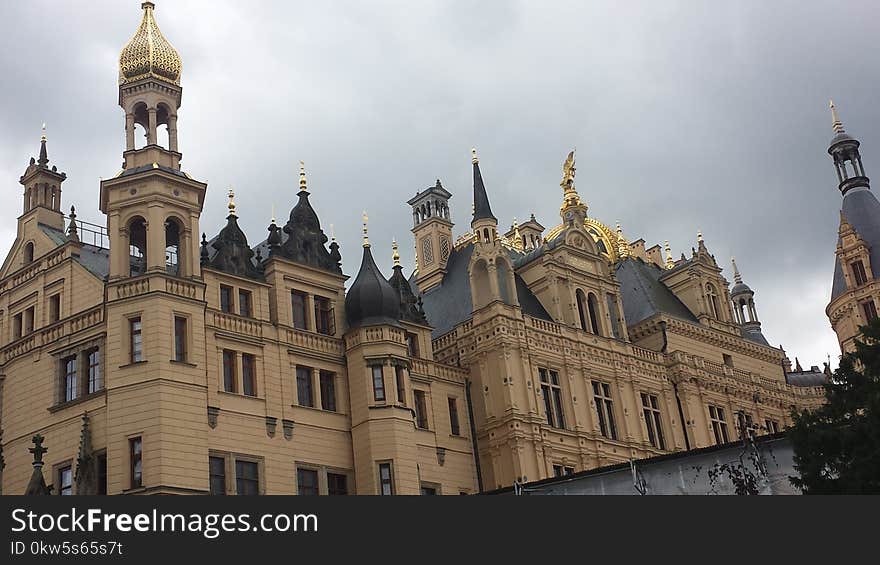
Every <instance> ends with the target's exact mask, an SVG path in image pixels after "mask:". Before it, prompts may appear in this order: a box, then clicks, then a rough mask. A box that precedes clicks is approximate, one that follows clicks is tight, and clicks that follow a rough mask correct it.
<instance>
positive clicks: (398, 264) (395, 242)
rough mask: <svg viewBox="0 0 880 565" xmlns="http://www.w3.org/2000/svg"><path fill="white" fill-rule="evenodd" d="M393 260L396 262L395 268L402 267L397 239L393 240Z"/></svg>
mask: <svg viewBox="0 0 880 565" xmlns="http://www.w3.org/2000/svg"><path fill="white" fill-rule="evenodd" d="M391 259H392V260H393V261H394V266H395V267H399V266H400V253H399V252H398V251H397V238H394V239H392V240H391Z"/></svg>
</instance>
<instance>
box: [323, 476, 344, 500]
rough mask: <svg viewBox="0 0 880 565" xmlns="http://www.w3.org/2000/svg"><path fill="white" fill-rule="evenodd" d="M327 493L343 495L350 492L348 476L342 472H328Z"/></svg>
mask: <svg viewBox="0 0 880 565" xmlns="http://www.w3.org/2000/svg"><path fill="white" fill-rule="evenodd" d="M327 494H329V495H330V496H343V495H347V494H348V476H347V475H343V474H341V473H327Z"/></svg>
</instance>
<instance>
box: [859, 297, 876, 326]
mask: <svg viewBox="0 0 880 565" xmlns="http://www.w3.org/2000/svg"><path fill="white" fill-rule="evenodd" d="M862 311H863V312H864V313H865V321H866V322H870V321H871V320H873V319H874V318H876V317H877V307H876V306H875V305H874V301H873V300H868V301H866V302H862Z"/></svg>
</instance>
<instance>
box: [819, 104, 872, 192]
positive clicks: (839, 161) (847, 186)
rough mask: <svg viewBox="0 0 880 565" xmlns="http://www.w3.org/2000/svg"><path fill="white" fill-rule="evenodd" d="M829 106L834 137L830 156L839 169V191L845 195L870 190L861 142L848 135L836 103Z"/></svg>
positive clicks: (830, 145) (829, 149) (830, 144)
mask: <svg viewBox="0 0 880 565" xmlns="http://www.w3.org/2000/svg"><path fill="white" fill-rule="evenodd" d="M829 106H830V107H831V129H832V130H833V131H834V137H832V138H831V143H829V145H828V154H829V155H831V157H832V158H833V159H834V166H835V168H836V169H837V180H838V182H839V184H838V189H839V190H840V192H841V193H842V194H844V195H845V194H846V193H847V192H848V191H850V190H852V189H854V188H870V181H869V180H868V177H867V175H865V168H864V166H863V165H862V157H861V155H860V154H859V145H860V144H859V140H857V139H855V138H854V137H852V136H851V135H849V134H848V133H846V130H845V129H844V128H843V122H842V121H840V116H839V115H838V113H837V107H836V106H835V105H834V101H830V102H829Z"/></svg>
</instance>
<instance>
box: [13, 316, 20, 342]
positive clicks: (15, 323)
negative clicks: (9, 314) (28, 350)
mask: <svg viewBox="0 0 880 565" xmlns="http://www.w3.org/2000/svg"><path fill="white" fill-rule="evenodd" d="M21 320H22V314H21V312H19V313H18V314H16V315H15V317H14V318H12V336H13V337H14V338H15V339H18V338H20V337H21V328H22V325H21V324H22V322H21Z"/></svg>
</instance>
